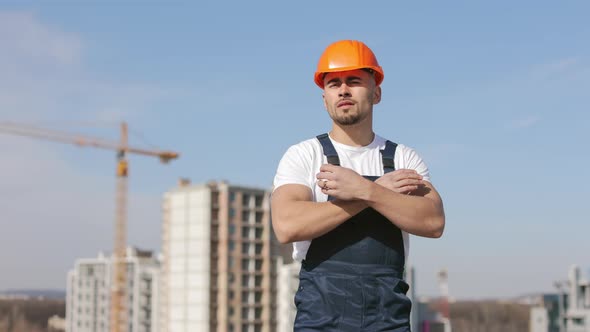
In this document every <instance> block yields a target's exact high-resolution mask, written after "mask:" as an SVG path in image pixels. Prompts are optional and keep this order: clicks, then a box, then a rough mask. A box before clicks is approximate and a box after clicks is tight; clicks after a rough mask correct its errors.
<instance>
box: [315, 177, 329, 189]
mask: <svg viewBox="0 0 590 332" xmlns="http://www.w3.org/2000/svg"><path fill="white" fill-rule="evenodd" d="M316 183H317V185H318V187H320V188H322V191H324V190H327V189H329V188H330V187H329V186H328V180H322V179H320V180H317V181H316Z"/></svg>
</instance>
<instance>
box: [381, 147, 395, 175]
mask: <svg viewBox="0 0 590 332" xmlns="http://www.w3.org/2000/svg"><path fill="white" fill-rule="evenodd" d="M396 148H397V144H396V143H393V142H391V141H387V142H385V149H383V150H381V158H382V160H383V172H384V173H389V172H393V171H395V164H394V162H393V160H394V158H395V149H396Z"/></svg>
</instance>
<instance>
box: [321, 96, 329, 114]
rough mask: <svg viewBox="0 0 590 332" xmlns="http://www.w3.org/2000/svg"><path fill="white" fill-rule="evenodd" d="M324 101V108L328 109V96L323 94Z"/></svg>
mask: <svg viewBox="0 0 590 332" xmlns="http://www.w3.org/2000/svg"><path fill="white" fill-rule="evenodd" d="M322 101H323V102H324V108H325V109H326V110H327V109H328V103H327V102H326V94H325V93H322Z"/></svg>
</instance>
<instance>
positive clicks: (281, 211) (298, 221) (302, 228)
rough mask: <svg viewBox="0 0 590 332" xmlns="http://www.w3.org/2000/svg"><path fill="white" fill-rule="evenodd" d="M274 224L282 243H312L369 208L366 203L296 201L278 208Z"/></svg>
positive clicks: (273, 213) (275, 210)
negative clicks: (305, 241) (309, 241)
mask: <svg viewBox="0 0 590 332" xmlns="http://www.w3.org/2000/svg"><path fill="white" fill-rule="evenodd" d="M275 205H277V203H274V202H273V207H272V208H271V211H272V222H273V226H274V230H275V234H276V235H277V238H278V240H279V241H280V242H281V243H288V242H295V241H304V240H312V239H315V238H317V237H320V236H322V235H324V234H326V233H327V232H329V231H331V230H333V229H334V228H336V227H338V226H339V225H340V224H342V223H343V222H345V221H346V220H348V219H350V218H351V217H352V216H354V215H356V214H357V213H359V212H361V211H362V210H363V209H365V208H366V207H367V205H366V204H365V203H364V202H362V201H342V200H336V201H330V202H322V203H317V202H311V201H296V202H290V203H289V204H284V205H281V207H280V208H276V206H275Z"/></svg>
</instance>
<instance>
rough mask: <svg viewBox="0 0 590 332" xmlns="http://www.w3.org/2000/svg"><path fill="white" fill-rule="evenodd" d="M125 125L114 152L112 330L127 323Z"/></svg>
mask: <svg viewBox="0 0 590 332" xmlns="http://www.w3.org/2000/svg"><path fill="white" fill-rule="evenodd" d="M127 146H128V133H127V124H126V123H122V124H121V148H120V149H119V151H117V174H116V175H117V189H116V190H117V191H116V201H115V210H116V212H115V228H114V229H115V238H114V248H113V249H114V250H113V265H112V266H113V278H112V288H111V331H112V332H122V331H126V325H127V306H126V305H125V304H126V302H127V292H126V291H125V290H126V288H127V287H126V283H127V264H126V253H125V250H126V243H127V175H128V172H129V163H128V161H127V158H126V147H127Z"/></svg>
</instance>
